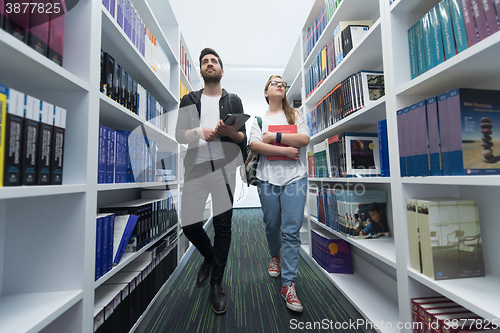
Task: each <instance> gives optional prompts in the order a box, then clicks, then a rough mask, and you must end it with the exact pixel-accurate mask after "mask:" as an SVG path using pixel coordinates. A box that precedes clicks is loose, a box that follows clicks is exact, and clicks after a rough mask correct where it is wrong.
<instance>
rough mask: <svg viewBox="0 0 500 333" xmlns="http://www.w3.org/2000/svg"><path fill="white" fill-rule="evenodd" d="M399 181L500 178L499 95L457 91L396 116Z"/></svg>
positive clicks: (426, 101)
mask: <svg viewBox="0 0 500 333" xmlns="http://www.w3.org/2000/svg"><path fill="white" fill-rule="evenodd" d="M397 126H398V141H399V160H400V171H401V176H403V177H405V176H429V175H431V176H441V175H443V176H449V175H491V174H499V173H500V164H499V158H498V156H496V154H495V148H494V146H495V144H497V145H498V144H499V143H500V142H499V141H498V140H497V139H496V138H497V136H496V135H495V129H496V128H497V127H498V128H500V94H499V91H497V90H484V89H468V88H459V89H453V90H450V91H448V92H447V93H444V94H441V95H438V96H432V97H431V98H428V99H426V100H422V101H420V102H418V103H416V104H412V105H410V106H407V107H405V108H403V109H400V110H398V111H397Z"/></svg>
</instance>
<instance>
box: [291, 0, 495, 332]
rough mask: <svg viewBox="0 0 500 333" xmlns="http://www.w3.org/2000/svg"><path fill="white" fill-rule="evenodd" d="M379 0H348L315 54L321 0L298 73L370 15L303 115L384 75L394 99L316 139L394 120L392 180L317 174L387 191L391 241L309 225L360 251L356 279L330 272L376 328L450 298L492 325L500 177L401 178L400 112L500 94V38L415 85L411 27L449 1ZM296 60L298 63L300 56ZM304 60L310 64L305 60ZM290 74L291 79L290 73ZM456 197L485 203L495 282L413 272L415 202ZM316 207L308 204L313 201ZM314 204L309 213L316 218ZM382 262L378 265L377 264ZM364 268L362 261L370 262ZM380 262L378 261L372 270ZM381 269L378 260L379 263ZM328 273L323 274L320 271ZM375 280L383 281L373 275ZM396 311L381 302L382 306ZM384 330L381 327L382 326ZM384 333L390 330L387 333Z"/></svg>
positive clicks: (321, 181)
mask: <svg viewBox="0 0 500 333" xmlns="http://www.w3.org/2000/svg"><path fill="white" fill-rule="evenodd" d="M389 2H390V1H389V0H370V1H363V3H360V1H358V0H343V1H342V2H341V3H340V5H339V6H338V8H337V9H336V11H335V13H334V14H333V16H332V18H331V19H330V22H329V23H328V24H327V25H326V28H325V30H324V31H323V33H322V35H321V36H320V37H319V40H318V42H317V44H316V45H315V46H314V48H313V50H312V52H311V53H310V54H309V55H307V54H306V53H305V52H304V51H305V48H306V47H307V45H306V40H305V37H304V36H306V33H307V30H308V29H309V27H311V25H312V24H313V22H314V20H315V19H316V18H317V17H318V14H319V13H320V12H321V7H322V6H323V5H324V4H325V1H324V0H316V1H315V3H314V5H313V7H312V10H311V13H310V15H309V17H308V19H307V21H306V23H305V25H304V27H303V30H302V35H301V38H300V41H299V42H301V43H302V50H301V51H294V53H295V52H299V53H301V54H302V57H303V59H302V67H301V68H300V69H299V70H297V73H299V74H301V78H302V84H303V83H304V82H305V78H306V77H305V74H304V73H305V72H306V73H307V68H308V67H309V66H310V65H311V63H313V61H314V58H315V56H316V54H317V53H318V52H319V51H320V50H321V48H322V47H323V46H325V45H326V44H327V43H328V41H329V40H330V39H331V37H332V36H333V32H334V29H335V27H336V26H337V25H338V22H340V21H344V20H345V21H347V20H365V19H371V20H372V21H373V22H374V24H373V26H372V28H371V29H370V30H371V31H369V33H368V34H366V35H365V36H364V38H363V40H362V41H361V42H360V44H359V45H358V46H357V48H355V49H353V50H351V52H350V53H349V54H348V55H347V57H345V58H344V59H343V60H342V62H341V63H340V64H339V65H337V67H335V68H334V69H333V71H332V72H331V73H330V75H329V76H328V77H326V78H325V79H324V80H323V82H322V83H321V85H320V86H319V87H317V88H316V90H315V91H313V92H312V93H311V94H310V96H309V97H306V96H304V89H302V105H303V111H304V114H307V113H309V112H311V111H312V110H314V108H315V107H316V105H317V103H318V102H319V101H321V100H322V99H323V98H324V97H325V96H326V95H327V94H328V93H329V92H330V91H331V90H332V89H333V88H334V87H335V86H336V85H337V84H338V83H339V82H340V81H341V80H343V79H345V77H347V76H348V75H350V74H353V73H355V72H357V71H359V70H374V71H376V70H378V71H384V80H385V96H384V97H383V98H380V99H379V100H378V101H377V102H376V103H375V104H372V105H371V106H370V107H367V108H364V109H361V110H359V111H357V112H355V113H353V114H352V115H350V116H348V117H346V118H345V119H342V120H341V121H338V122H336V123H335V124H333V125H331V126H329V127H328V128H326V129H323V130H322V131H320V132H319V133H317V134H315V135H313V136H312V137H311V140H310V145H309V150H312V148H313V146H314V145H315V144H317V143H320V142H322V141H324V140H325V139H327V138H330V137H332V136H334V135H336V134H339V133H342V132H376V130H377V122H378V121H379V120H382V119H386V121H387V132H388V140H389V157H390V168H391V177H387V178H385V177H373V178H372V177H367V178H309V184H310V185H311V186H323V185H324V186H325V187H333V186H334V185H339V186H345V184H349V183H354V184H362V185H364V186H366V187H367V188H368V189H383V190H386V191H387V205H388V210H387V211H388V216H390V222H391V223H392V224H391V223H389V228H390V229H391V234H392V237H390V238H386V239H383V237H382V238H379V239H376V240H370V239H365V240H363V239H361V240H358V239H356V240H355V239H352V238H348V237H345V236H344V235H343V234H341V233H338V232H336V231H333V230H331V229H330V228H329V227H327V226H326V225H323V224H321V223H319V222H318V221H317V220H316V219H315V218H314V217H313V216H309V217H308V227H309V232H310V229H313V228H314V229H319V228H321V229H323V230H327V231H328V232H329V233H330V234H332V235H334V236H335V237H338V238H341V239H345V240H346V241H348V242H349V243H350V244H351V245H352V247H351V249H352V256H353V264H354V276H353V277H352V278H353V281H350V279H351V276H340V275H334V274H328V273H326V272H325V271H324V270H323V273H324V275H325V276H326V277H327V278H328V279H330V280H331V281H332V283H333V284H335V285H336V286H337V287H338V288H339V290H340V291H341V292H343V293H344V295H346V297H347V298H348V299H349V300H350V301H351V302H352V303H353V305H354V306H355V307H356V308H357V309H358V310H359V311H360V312H361V313H362V314H363V315H364V316H365V318H367V319H368V320H370V321H372V322H374V323H377V322H380V321H381V320H384V321H385V322H386V321H387V318H389V321H390V322H391V323H392V324H393V325H396V324H397V323H411V318H412V317H411V311H410V299H411V298H413V297H426V296H433V295H436V294H441V295H443V296H446V297H448V298H450V299H451V300H452V301H455V302H457V303H459V304H461V305H462V306H464V307H466V308H467V309H468V310H470V311H472V312H475V313H477V314H478V315H480V316H483V317H485V318H487V319H490V320H496V321H497V322H498V320H500V312H499V311H498V306H497V303H498V301H497V300H498V299H499V298H500V295H499V294H498V293H499V291H498V290H500V267H499V265H498V260H496V258H497V253H498V252H499V251H500V244H499V243H498V242H497V241H496V240H495V239H494V235H497V234H498V232H499V231H500V229H499V227H498V223H496V222H497V220H498V218H497V215H498V213H497V209H496V206H497V203H496V200H497V199H496V198H497V197H498V195H499V188H500V187H498V186H499V185H500V176H498V175H491V176H449V177H446V176H439V177H401V176H400V174H399V172H398V171H399V154H398V153H399V151H398V132H397V119H396V118H397V117H396V110H399V109H401V108H403V107H406V106H409V105H411V104H413V103H416V102H418V101H421V100H422V99H424V98H430V97H432V96H437V95H439V94H442V93H444V92H447V91H449V90H452V89H455V88H462V87H464V88H480V89H500V81H499V80H498V77H499V76H500V67H499V66H498V60H497V59H498V54H499V53H500V33H496V34H493V35H490V36H489V37H488V38H486V39H484V40H482V41H480V42H478V43H477V44H475V45H474V46H472V47H470V48H468V49H466V50H464V51H462V52H461V53H460V54H457V55H455V56H454V57H452V58H450V59H448V60H446V61H444V62H443V63H441V64H439V65H438V66H436V67H435V68H433V69H431V70H429V71H427V72H426V73H424V74H422V75H420V76H418V77H416V78H414V79H411V74H410V60H409V51H408V29H409V28H410V27H411V26H413V24H414V23H415V22H416V21H417V20H419V19H420V18H421V17H422V16H423V15H424V14H426V13H427V12H428V11H429V10H430V9H432V8H433V7H434V6H436V5H437V4H438V3H439V2H440V0H396V1H395V2H394V3H393V4H390V3H389ZM295 56H296V55H295V54H292V56H291V58H290V59H291V61H293V60H292V59H293V58H294V57H295ZM304 58H305V59H304ZM287 75H288V76H289V77H291V76H292V75H291V74H290V73H287ZM435 197H455V198H463V199H467V200H476V201H477V203H478V210H479V216H480V225H481V230H482V234H481V240H482V249H483V256H484V265H485V272H486V277H483V278H472V279H456V280H445V281H434V280H432V279H430V278H427V277H426V276H423V275H422V274H418V273H417V272H415V271H413V270H411V269H409V268H408V267H410V262H409V260H410V256H409V247H408V230H407V229H408V228H407V225H406V201H405V200H406V198H435ZM312 204H314V202H311V201H308V205H312ZM308 208H309V207H306V211H305V214H306V216H308V211H311V209H308ZM302 250H303V251H301V254H302V255H303V256H304V257H305V258H306V260H309V261H310V262H311V265H316V266H317V267H319V265H318V264H317V263H316V261H315V260H314V259H312V254H311V246H310V245H304V246H302ZM374 258H375V259H376V260H373V259H374ZM361 262H363V264H361ZM369 263H375V265H368V264H369ZM377 263H378V264H377ZM321 270H322V269H321ZM372 276H375V277H374V278H373V277H372ZM365 278H366V279H370V278H371V279H372V280H371V281H372V282H374V281H377V280H378V279H381V280H382V282H380V284H379V285H377V287H378V288H379V289H380V290H383V291H380V290H379V291H377V292H376V293H372V292H370V291H366V293H365V291H361V292H360V290H359V289H358V290H357V292H354V291H352V289H353V287H352V286H353V285H355V284H356V282H355V281H356V280H359V281H360V282H358V285H361V284H363V283H362V282H361V281H362V280H363V279H365ZM379 298H380V300H382V302H383V301H384V300H385V301H386V302H387V304H388V305H387V306H385V305H383V306H381V305H380V303H378V302H380V300H379ZM372 302H373V303H374V304H377V305H375V306H374V308H378V309H380V308H385V307H387V308H389V309H390V315H387V314H386V313H385V312H383V313H382V312H377V310H375V311H372V310H374V309H372V308H370V307H369V306H367V304H370V303H372ZM378 331H380V330H378ZM382 331H383V330H382ZM396 331H400V332H405V333H409V332H411V331H412V330H411V328H409V327H401V329H396Z"/></svg>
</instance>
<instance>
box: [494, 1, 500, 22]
mask: <svg viewBox="0 0 500 333" xmlns="http://www.w3.org/2000/svg"><path fill="white" fill-rule="evenodd" d="M493 1H494V3H495V9H496V12H497V17H498V19H499V21H500V0H493Z"/></svg>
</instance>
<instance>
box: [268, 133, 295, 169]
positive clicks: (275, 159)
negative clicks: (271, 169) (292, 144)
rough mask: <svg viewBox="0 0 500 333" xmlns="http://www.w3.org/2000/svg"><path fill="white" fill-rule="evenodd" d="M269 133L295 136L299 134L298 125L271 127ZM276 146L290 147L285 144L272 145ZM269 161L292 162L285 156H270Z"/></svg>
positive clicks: (274, 143)
mask: <svg viewBox="0 0 500 333" xmlns="http://www.w3.org/2000/svg"><path fill="white" fill-rule="evenodd" d="M268 130H269V132H273V133H282V134H295V133H297V125H269V126H268ZM271 144H272V145H275V146H282V147H288V145H286V144H283V143H277V142H276V141H274V142H272V143H271ZM267 159H268V160H269V161H281V160H292V159H291V158H288V157H286V156H285V155H271V156H268V157H267Z"/></svg>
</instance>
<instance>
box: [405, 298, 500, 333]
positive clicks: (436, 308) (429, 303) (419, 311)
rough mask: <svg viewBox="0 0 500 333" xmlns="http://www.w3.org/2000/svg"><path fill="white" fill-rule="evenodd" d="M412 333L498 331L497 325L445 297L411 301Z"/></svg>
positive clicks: (413, 299)
mask: <svg viewBox="0 0 500 333" xmlns="http://www.w3.org/2000/svg"><path fill="white" fill-rule="evenodd" d="M411 312H412V329H413V333H427V332H429V333H431V332H436V333H460V332H463V333H465V332H468V333H473V332H483V331H484V332H486V331H490V332H493V331H491V330H494V331H495V332H496V331H497V330H498V323H494V322H492V321H490V320H487V319H484V318H482V317H481V316H478V315H477V314H475V313H473V312H471V311H469V310H467V309H466V308H464V307H462V306H460V305H459V304H457V303H455V302H453V301H451V300H450V299H448V298H447V297H443V296H432V297H421V298H412V299H411Z"/></svg>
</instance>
